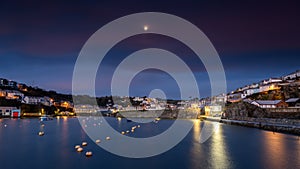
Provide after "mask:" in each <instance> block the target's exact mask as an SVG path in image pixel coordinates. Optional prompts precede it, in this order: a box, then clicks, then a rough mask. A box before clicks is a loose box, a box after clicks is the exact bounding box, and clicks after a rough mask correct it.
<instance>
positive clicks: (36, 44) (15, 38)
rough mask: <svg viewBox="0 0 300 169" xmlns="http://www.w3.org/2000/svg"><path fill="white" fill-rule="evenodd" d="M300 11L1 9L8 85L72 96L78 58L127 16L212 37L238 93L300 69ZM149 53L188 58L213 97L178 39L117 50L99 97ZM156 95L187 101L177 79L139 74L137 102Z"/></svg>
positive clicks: (155, 39) (110, 4) (178, 4)
mask: <svg viewBox="0 0 300 169" xmlns="http://www.w3.org/2000/svg"><path fill="white" fill-rule="evenodd" d="M299 9H300V3H299V2H297V1H278V2H275V1H257V2H255V1H243V2H240V1H236V2H234V1H230V2H227V1H213V0H209V1H200V0H198V1H176V0H173V1H168V2H167V1H162V0H157V1H156V0H149V1H119V2H118V1H107V2H101V1H69V2H67V1H65V2H54V1H49V2H46V1H36V2H30V1H24V2H23V1H20V2H17V1H6V2H5V1H1V2H0V59H1V60H0V77H3V78H7V79H11V80H15V81H18V82H23V83H26V84H28V85H33V86H39V87H41V88H44V89H47V90H56V91H58V92H62V93H71V88H72V74H73V67H74V64H75V62H76V58H77V57H78V54H79V52H80V50H81V48H82V46H83V45H84V43H85V42H86V41H87V40H88V38H89V37H90V36H91V35H92V34H93V33H94V32H95V31H97V30H98V29H99V28H101V27H102V26H103V25H105V24H107V23H109V22H110V21H112V20H114V19H117V18H119V17H122V16H124V15H128V14H133V13H137V12H164V13H169V14H173V15H177V16H179V17H182V18H184V19H186V20H188V21H190V22H191V23H193V24H195V25H196V26H198V27H199V28H200V29H201V30H202V31H203V32H204V33H205V34H206V35H207V37H208V38H209V39H210V41H211V42H212V44H213V45H214V47H215V48H216V50H217V52H218V53H219V56H220V58H221V60H222V62H223V66H224V69H225V72H226V78H227V86H228V91H231V90H234V89H236V88H238V87H241V86H243V85H246V84H251V83H253V82H258V81H260V80H263V79H265V78H269V77H279V76H282V75H285V74H288V73H291V72H293V71H295V70H297V69H300V62H299V61H300V59H299V57H300V10H299ZM183 31H184V30H183ZM148 47H157V48H163V49H166V50H169V51H172V52H174V53H176V54H177V55H178V56H180V57H181V58H182V59H183V60H184V61H185V62H186V63H187V64H188V65H189V66H190V68H191V70H192V71H193V72H194V75H195V77H196V79H197V82H198V85H199V90H200V94H201V97H205V96H208V95H210V84H209V81H208V75H207V72H206V70H205V68H204V67H203V65H202V63H201V61H200V60H197V59H196V56H195V55H194V53H193V52H191V51H190V49H189V48H188V47H187V46H185V45H184V44H182V43H181V42H179V41H177V40H175V39H172V38H170V37H165V36H161V35H154V34H145V35H137V36H134V37H131V38H128V39H125V40H123V41H121V42H120V43H119V44H117V45H116V46H115V47H114V48H112V49H111V51H110V52H109V53H108V54H107V55H106V56H105V59H104V60H103V63H101V66H100V68H99V70H98V75H97V82H96V88H97V89H96V93H97V95H98V96H103V95H110V80H111V76H112V73H113V71H114V69H115V67H116V66H117V65H118V64H119V63H120V62H121V61H122V59H124V58H125V57H126V56H128V55H130V54H131V53H132V52H134V51H137V50H140V49H143V48H148ZM155 88H161V89H162V90H164V91H165V92H166V94H167V97H169V98H178V96H179V95H178V86H177V85H176V83H175V81H174V79H172V78H171V77H170V76H169V75H168V74H166V73H165V72H162V71H159V70H147V71H144V72H141V73H140V74H138V75H137V76H136V77H135V78H134V80H133V81H132V83H131V87H130V94H131V95H139V96H144V95H148V94H149V92H150V91H151V90H153V89H155Z"/></svg>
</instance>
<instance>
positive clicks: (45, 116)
mask: <svg viewBox="0 0 300 169" xmlns="http://www.w3.org/2000/svg"><path fill="white" fill-rule="evenodd" d="M49 120H53V118H52V117H50V116H47V115H43V116H41V117H40V121H49Z"/></svg>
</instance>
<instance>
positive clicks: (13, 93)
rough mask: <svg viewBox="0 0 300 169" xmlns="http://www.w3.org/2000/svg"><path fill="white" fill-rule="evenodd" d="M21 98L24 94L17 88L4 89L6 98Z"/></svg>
mask: <svg viewBox="0 0 300 169" xmlns="http://www.w3.org/2000/svg"><path fill="white" fill-rule="evenodd" d="M23 98H24V94H23V93H21V92H19V91H18V90H6V99H18V100H22V99H23Z"/></svg>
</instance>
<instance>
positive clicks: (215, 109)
mask: <svg viewBox="0 0 300 169" xmlns="http://www.w3.org/2000/svg"><path fill="white" fill-rule="evenodd" d="M239 102H245V103H249V104H252V105H255V106H257V107H259V108H263V109H270V110H271V111H272V108H300V70H297V71H295V72H293V73H290V74H288V75H285V76H282V77H278V78H269V79H265V80H262V81H260V82H257V83H253V84H249V85H246V86H244V87H240V88H238V89H236V90H234V91H231V92H230V93H228V94H221V95H218V96H214V97H211V98H204V99H201V100H200V107H201V108H202V114H205V115H211V116H221V115H222V113H223V112H224V110H225V109H226V107H228V106H229V105H230V104H234V103H239ZM225 105H226V106H225ZM289 110H293V109H289ZM223 115H224V114H223Z"/></svg>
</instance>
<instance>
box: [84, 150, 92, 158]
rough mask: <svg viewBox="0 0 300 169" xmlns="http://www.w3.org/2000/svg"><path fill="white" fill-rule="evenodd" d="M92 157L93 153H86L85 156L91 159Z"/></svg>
mask: <svg viewBox="0 0 300 169" xmlns="http://www.w3.org/2000/svg"><path fill="white" fill-rule="evenodd" d="M92 155H93V153H92V152H91V151H88V152H86V153H85V156H87V157H90V156H92Z"/></svg>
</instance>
